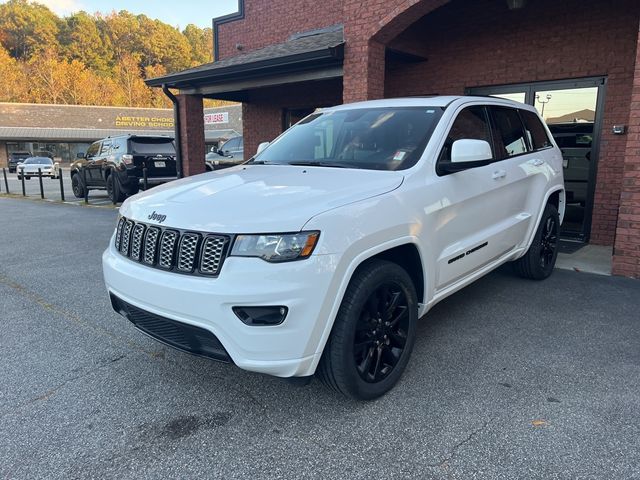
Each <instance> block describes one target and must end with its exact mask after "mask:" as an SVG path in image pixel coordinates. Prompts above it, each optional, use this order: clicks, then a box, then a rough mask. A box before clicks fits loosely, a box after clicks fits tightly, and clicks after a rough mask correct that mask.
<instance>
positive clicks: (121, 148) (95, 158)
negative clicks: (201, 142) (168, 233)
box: [71, 135, 177, 202]
mask: <svg viewBox="0 0 640 480" xmlns="http://www.w3.org/2000/svg"><path fill="white" fill-rule="evenodd" d="M145 167H146V169H147V183H148V185H149V186H153V185H158V184H161V183H165V182H168V181H171V180H175V179H176V178H177V173H176V149H175V144H174V142H173V138H171V137H168V136H164V135H122V136H118V137H107V138H105V139H103V140H99V141H97V142H94V143H92V144H91V146H90V147H89V149H88V150H87V153H86V154H84V155H83V156H82V158H79V159H77V160H76V161H75V162H73V163H72V164H71V184H72V187H73V194H74V195H75V196H76V197H78V198H82V197H84V193H85V189H89V190H93V189H101V190H107V194H108V195H109V198H110V199H111V200H112V201H114V202H122V201H123V200H124V199H125V198H126V197H127V196H129V195H135V194H136V193H138V191H139V189H140V186H141V185H142V184H143V169H144V168H145Z"/></svg>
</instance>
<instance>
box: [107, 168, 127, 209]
mask: <svg viewBox="0 0 640 480" xmlns="http://www.w3.org/2000/svg"><path fill="white" fill-rule="evenodd" d="M107 195H108V196H109V200H111V201H112V202H113V203H118V202H124V200H125V198H126V196H125V192H123V191H122V186H121V185H120V180H118V176H117V175H115V174H113V173H112V174H111V175H109V176H108V177H107Z"/></svg>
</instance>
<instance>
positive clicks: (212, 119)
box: [204, 112, 229, 125]
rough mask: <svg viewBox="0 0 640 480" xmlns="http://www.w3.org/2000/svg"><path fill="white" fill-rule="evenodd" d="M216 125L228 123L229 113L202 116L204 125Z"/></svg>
mask: <svg viewBox="0 0 640 480" xmlns="http://www.w3.org/2000/svg"><path fill="white" fill-rule="evenodd" d="M218 123H229V112H216V113H207V114H205V116H204V124H205V125H216V124H218Z"/></svg>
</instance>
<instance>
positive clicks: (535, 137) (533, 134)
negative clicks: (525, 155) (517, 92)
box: [519, 110, 551, 150]
mask: <svg viewBox="0 0 640 480" xmlns="http://www.w3.org/2000/svg"><path fill="white" fill-rule="evenodd" d="M519 112H520V116H521V117H522V121H523V122H524V128H525V129H526V131H527V137H529V143H530V144H531V146H532V147H533V149H534V150H542V149H543V148H548V147H550V146H551V141H549V137H548V136H547V131H546V130H545V128H544V125H542V122H541V121H540V119H539V118H538V116H537V115H536V114H535V113H533V112H530V111H528V110H519Z"/></svg>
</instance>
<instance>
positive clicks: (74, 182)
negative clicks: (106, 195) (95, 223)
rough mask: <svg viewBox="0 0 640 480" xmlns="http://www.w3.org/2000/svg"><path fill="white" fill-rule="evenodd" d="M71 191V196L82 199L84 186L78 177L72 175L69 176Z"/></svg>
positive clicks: (76, 174) (75, 174)
mask: <svg viewBox="0 0 640 480" xmlns="http://www.w3.org/2000/svg"><path fill="white" fill-rule="evenodd" d="M71 189H72V190H73V196H74V197H76V198H84V189H85V187H84V185H83V184H82V181H81V180H80V175H79V174H78V173H74V174H73V175H71Z"/></svg>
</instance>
